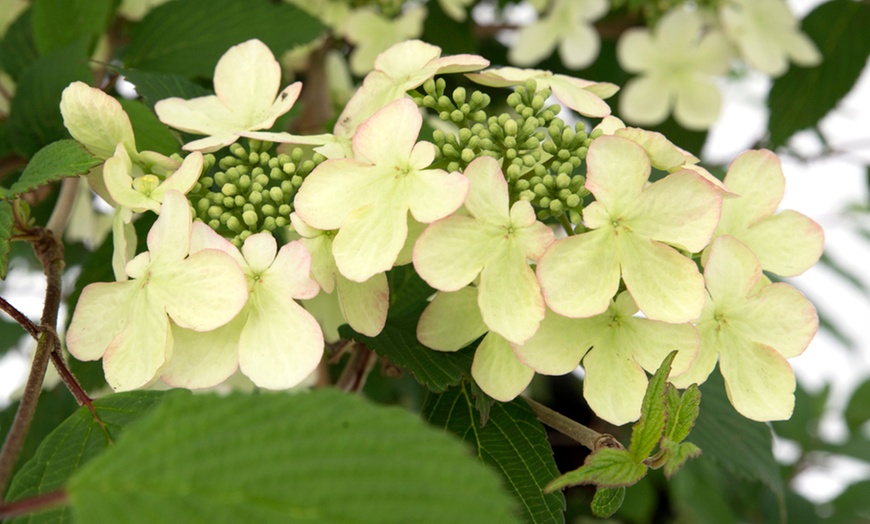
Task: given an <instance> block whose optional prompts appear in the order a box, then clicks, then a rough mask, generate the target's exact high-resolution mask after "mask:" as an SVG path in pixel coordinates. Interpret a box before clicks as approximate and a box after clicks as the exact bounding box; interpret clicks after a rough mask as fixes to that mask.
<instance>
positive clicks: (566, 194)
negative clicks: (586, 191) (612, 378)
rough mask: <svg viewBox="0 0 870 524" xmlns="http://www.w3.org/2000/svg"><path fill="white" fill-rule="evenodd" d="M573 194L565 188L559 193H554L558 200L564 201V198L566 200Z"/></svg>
mask: <svg viewBox="0 0 870 524" xmlns="http://www.w3.org/2000/svg"><path fill="white" fill-rule="evenodd" d="M560 176H561V175H560ZM573 194H574V193H572V192H571V190H570V189H568V188H567V187H566V188H564V189H560V190H559V192H558V193H556V196H557V197H559V200H565V199H566V198H568V197H569V196H571V195H573Z"/></svg>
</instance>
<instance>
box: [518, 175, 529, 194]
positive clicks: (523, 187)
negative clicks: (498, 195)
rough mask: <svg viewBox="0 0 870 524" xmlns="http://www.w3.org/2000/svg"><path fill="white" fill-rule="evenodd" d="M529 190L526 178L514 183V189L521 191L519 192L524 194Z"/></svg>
mask: <svg viewBox="0 0 870 524" xmlns="http://www.w3.org/2000/svg"><path fill="white" fill-rule="evenodd" d="M528 188H529V181H528V180H526V179H524V178H521V179H519V180H517V181H516V182H514V189H515V190H517V191H519V192H523V191H525V190H526V189H528Z"/></svg>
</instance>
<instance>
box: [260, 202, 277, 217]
mask: <svg viewBox="0 0 870 524" xmlns="http://www.w3.org/2000/svg"><path fill="white" fill-rule="evenodd" d="M260 212H261V213H263V214H264V215H265V216H267V217H273V216H276V215H277V214H278V208H276V207H275V206H273V205H272V204H264V205H263V206H262V207H261V208H260Z"/></svg>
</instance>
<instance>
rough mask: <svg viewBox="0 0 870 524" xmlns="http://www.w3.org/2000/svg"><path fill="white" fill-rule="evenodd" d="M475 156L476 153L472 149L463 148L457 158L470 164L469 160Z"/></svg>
mask: <svg viewBox="0 0 870 524" xmlns="http://www.w3.org/2000/svg"><path fill="white" fill-rule="evenodd" d="M475 156H477V155H475V154H474V151H472V150H471V149H463V150H462V152H461V153H460V154H459V158H461V159H462V161H463V162H465V163H466V164H470V163H471V161H472V160H474V157H475Z"/></svg>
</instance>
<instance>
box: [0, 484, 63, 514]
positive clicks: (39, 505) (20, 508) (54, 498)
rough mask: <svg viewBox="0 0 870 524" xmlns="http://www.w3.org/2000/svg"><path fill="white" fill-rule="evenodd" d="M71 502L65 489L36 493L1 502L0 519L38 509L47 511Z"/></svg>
mask: <svg viewBox="0 0 870 524" xmlns="http://www.w3.org/2000/svg"><path fill="white" fill-rule="evenodd" d="M68 502H69V497H68V496H67V494H66V492H65V491H63V490H57V491H50V492H48V493H43V494H42V495H36V496H34V497H29V498H26V499H22V500H18V501H15V502H12V503H10V504H0V519H5V518H9V517H17V516H18V515H26V514H28V513H34V512H36V511H45V510H47V509H53V508H56V507H58V506H64V505H66V504H67V503H68Z"/></svg>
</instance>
